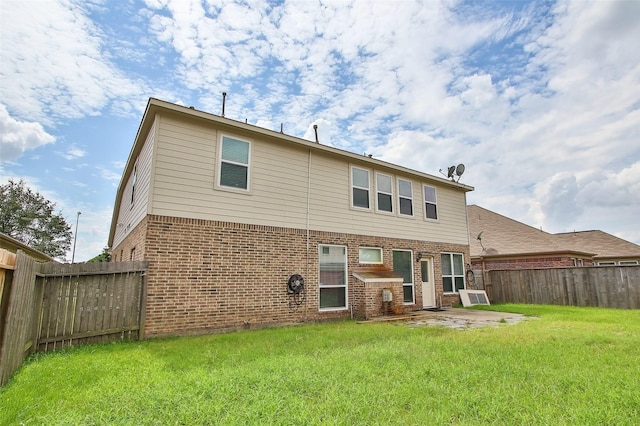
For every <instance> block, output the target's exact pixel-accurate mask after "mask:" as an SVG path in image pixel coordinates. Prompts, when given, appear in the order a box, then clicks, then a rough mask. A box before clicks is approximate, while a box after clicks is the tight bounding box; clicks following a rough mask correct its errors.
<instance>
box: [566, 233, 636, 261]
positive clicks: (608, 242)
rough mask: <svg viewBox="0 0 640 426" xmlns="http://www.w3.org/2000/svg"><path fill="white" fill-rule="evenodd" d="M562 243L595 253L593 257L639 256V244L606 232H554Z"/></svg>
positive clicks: (602, 258)
mask: <svg viewBox="0 0 640 426" xmlns="http://www.w3.org/2000/svg"><path fill="white" fill-rule="evenodd" d="M554 238H556V239H558V240H559V241H561V242H562V244H563V245H567V246H568V247H573V248H574V249H576V250H577V249H580V250H584V251H589V252H592V253H596V255H595V256H594V259H596V260H604V259H621V258H625V257H627V258H634V259H637V258H640V246H639V245H637V244H633V243H631V242H629V241H626V240H623V239H622V238H618V237H616V236H614V235H611V234H607V233H606V232H603V231H600V230H595V231H578V232H566V233H561V234H554Z"/></svg>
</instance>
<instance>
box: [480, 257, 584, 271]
mask: <svg viewBox="0 0 640 426" xmlns="http://www.w3.org/2000/svg"><path fill="white" fill-rule="evenodd" d="M588 264H590V262H587V261H585V262H584V265H585V266H586V265H588ZM573 266H575V265H574V260H573V258H571V257H568V256H558V257H534V258H520V259H496V260H485V261H484V268H485V270H487V271H489V270H505V269H542V268H564V267H573ZM472 267H473V269H480V270H482V262H481V261H480V262H479V261H473V262H472Z"/></svg>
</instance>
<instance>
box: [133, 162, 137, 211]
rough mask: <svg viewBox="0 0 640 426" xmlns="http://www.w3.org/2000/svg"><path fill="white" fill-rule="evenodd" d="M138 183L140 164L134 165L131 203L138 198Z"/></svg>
mask: <svg viewBox="0 0 640 426" xmlns="http://www.w3.org/2000/svg"><path fill="white" fill-rule="evenodd" d="M137 183H138V165H137V164H135V165H134V166H133V176H132V177H131V204H133V202H134V201H135V199H136V184H137Z"/></svg>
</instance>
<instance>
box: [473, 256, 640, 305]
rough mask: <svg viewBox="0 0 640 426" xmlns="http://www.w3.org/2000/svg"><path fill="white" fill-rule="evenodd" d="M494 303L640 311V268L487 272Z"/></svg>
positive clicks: (603, 267)
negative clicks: (595, 307)
mask: <svg viewBox="0 0 640 426" xmlns="http://www.w3.org/2000/svg"><path fill="white" fill-rule="evenodd" d="M485 274H486V275H485V278H486V282H485V283H484V284H485V288H486V290H487V294H488V295H489V298H490V300H491V301H492V302H493V303H530V304H549V305H568V306H598V307H602V308H621V309H640V266H594V267H580V268H578V267H576V268H560V269H519V270H505V271H487V272H485Z"/></svg>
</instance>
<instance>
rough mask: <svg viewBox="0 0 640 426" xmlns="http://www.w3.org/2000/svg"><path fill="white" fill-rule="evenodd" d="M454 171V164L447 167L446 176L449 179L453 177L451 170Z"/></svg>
mask: <svg viewBox="0 0 640 426" xmlns="http://www.w3.org/2000/svg"><path fill="white" fill-rule="evenodd" d="M455 171H456V166H451V167H449V169H448V173H447V177H448V178H449V179H451V178H452V177H453V172H455Z"/></svg>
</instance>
